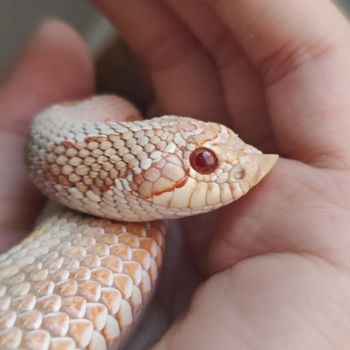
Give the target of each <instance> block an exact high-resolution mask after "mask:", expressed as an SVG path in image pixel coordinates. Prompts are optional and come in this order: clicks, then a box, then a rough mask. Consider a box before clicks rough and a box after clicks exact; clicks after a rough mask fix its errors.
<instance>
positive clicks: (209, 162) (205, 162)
mask: <svg viewBox="0 0 350 350" xmlns="http://www.w3.org/2000/svg"><path fill="white" fill-rule="evenodd" d="M190 163H191V166H192V168H193V169H194V170H195V171H197V172H198V173H200V174H210V173H212V172H213V171H215V170H216V168H217V167H218V163H219V162H218V158H217V157H216V154H215V153H214V152H213V151H212V150H210V149H208V148H205V147H199V148H197V149H195V150H194V151H193V152H192V153H191V155H190Z"/></svg>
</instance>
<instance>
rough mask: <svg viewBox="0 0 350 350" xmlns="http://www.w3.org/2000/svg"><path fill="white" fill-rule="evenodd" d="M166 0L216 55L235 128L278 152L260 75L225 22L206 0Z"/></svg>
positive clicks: (250, 138) (259, 144) (266, 149)
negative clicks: (203, 0) (204, 0)
mask: <svg viewBox="0 0 350 350" xmlns="http://www.w3.org/2000/svg"><path fill="white" fill-rule="evenodd" d="M163 1H164V2H165V3H166V4H167V5H168V6H169V8H170V9H171V10H172V11H174V12H175V13H176V14H177V15H178V16H179V18H180V19H181V20H182V21H183V22H184V23H185V24H186V26H187V27H188V28H189V29H190V30H191V32H192V33H193V35H194V36H195V37H196V38H197V39H198V40H199V41H200V43H201V44H202V45H203V46H204V48H205V49H206V50H207V51H208V52H209V54H210V55H211V57H213V59H214V62H215V64H216V67H217V69H218V72H219V76H220V79H221V81H222V84H223V90H224V94H225V98H226V103H227V106H228V109H229V111H230V113H231V118H232V120H233V128H234V130H235V131H236V132H238V133H239V134H240V136H241V137H242V138H243V139H244V140H245V141H246V142H248V143H250V144H253V145H255V146H257V147H259V148H260V149H262V150H263V151H266V152H276V149H274V145H273V135H272V131H271V128H270V123H269V120H268V114H267V110H266V106H265V99H264V93H263V88H262V83H261V80H260V76H259V75H258V73H257V71H256V68H255V67H254V66H253V65H252V64H251V62H250V61H249V60H248V59H247V57H246V55H245V53H244V52H243V51H242V49H241V47H240V46H239V44H238V43H237V40H236V39H235V38H234V36H233V35H232V34H231V33H230V31H229V30H228V29H227V27H226V25H225V24H224V23H223V22H222V20H221V19H220V18H219V17H218V16H217V15H216V13H215V12H213V10H212V8H211V7H210V6H209V5H208V4H207V3H205V2H198V1H197V0H180V1H178V0H163ZM252 125H254V127H252Z"/></svg>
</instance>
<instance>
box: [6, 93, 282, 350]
mask: <svg viewBox="0 0 350 350" xmlns="http://www.w3.org/2000/svg"><path fill="white" fill-rule="evenodd" d="M119 107H120V100H119V99H118V98H117V97H113V96H99V97H94V98H90V99H87V100H83V101H80V102H78V103H72V104H70V103H69V104H60V105H55V106H52V107H50V108H48V109H46V110H44V111H43V112H41V113H40V114H39V115H38V116H37V117H36V118H35V120H34V121H33V124H32V128H31V132H30V137H29V141H28V147H27V154H26V159H27V164H28V169H29V172H30V174H31V177H32V179H33V181H34V183H35V184H36V185H37V186H38V187H39V188H40V189H41V191H42V192H43V193H44V194H46V195H47V196H48V197H49V198H50V199H52V200H53V201H54V202H55V203H59V204H53V202H51V203H50V204H49V206H48V208H47V209H46V211H45V213H44V214H43V216H42V218H41V219H40V220H39V222H38V224H37V226H36V227H35V229H34V231H33V232H32V234H31V235H29V236H28V238H26V239H25V240H24V241H22V242H21V243H20V244H19V245H17V246H15V247H13V248H12V249H10V250H9V251H8V252H6V253H4V254H2V255H1V256H0V348H1V349H35V350H46V349H50V350H58V349H60V350H68V349H69V350H71V349H90V350H92V349H101V350H103V349H107V348H108V349H112V348H113V349H114V348H117V347H118V346H120V345H121V344H122V343H123V342H124V341H125V339H126V335H127V334H128V333H130V330H131V329H132V328H133V326H134V325H135V322H136V321H137V320H138V319H139V315H140V313H141V312H142V310H143V309H144V307H145V305H146V304H147V302H148V300H149V299H150V296H151V295H152V291H153V290H154V286H155V284H156V280H157V276H158V274H159V268H160V267H161V263H162V259H163V253H164V240H165V239H164V235H165V225H164V223H162V222H161V221H160V220H162V219H166V218H179V217H184V216H188V215H194V214H199V213H204V212H208V211H210V210H213V209H217V208H219V207H221V206H223V205H226V204H228V203H230V202H232V201H234V200H236V199H238V198H240V197H241V196H242V195H244V194H245V193H247V192H248V190H249V189H250V188H251V187H253V186H254V185H256V184H257V183H258V182H259V181H260V180H261V179H262V178H263V177H264V176H265V175H266V174H267V173H268V171H269V170H270V169H271V167H272V166H273V164H274V163H275V161H276V158H277V157H276V156H274V155H264V154H262V153H261V152H260V151H258V150H257V149H255V148H254V147H252V146H249V145H247V144H245V143H244V142H243V141H242V140H240V139H239V138H238V136H237V135H236V134H234V133H233V132H232V131H231V130H230V129H228V128H226V127H225V126H223V125H219V124H215V123H206V122H202V121H199V120H195V119H191V118H184V117H175V116H164V117H159V118H154V119H150V120H142V121H131V122H117V121H113V120H114V119H115V118H114V117H115V110H116V109H117V108H119ZM210 157H211V158H210ZM68 208H70V209H68Z"/></svg>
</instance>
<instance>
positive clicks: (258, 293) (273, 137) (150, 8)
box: [93, 0, 350, 350]
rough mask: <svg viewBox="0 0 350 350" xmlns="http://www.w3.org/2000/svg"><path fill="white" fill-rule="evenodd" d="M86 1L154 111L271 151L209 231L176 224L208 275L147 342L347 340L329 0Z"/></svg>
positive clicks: (339, 80)
mask: <svg viewBox="0 0 350 350" xmlns="http://www.w3.org/2000/svg"><path fill="white" fill-rule="evenodd" d="M93 3H94V4H96V5H97V6H98V7H99V8H100V9H101V10H102V11H103V12H104V13H105V14H106V15H107V16H109V17H110V18H111V20H112V21H113V22H114V23H115V24H116V26H117V28H118V29H119V31H120V32H121V33H122V35H123V36H124V38H125V39H126V40H127V42H128V43H129V45H130V46H131V47H132V48H133V49H134V51H135V52H136V53H137V54H138V55H139V56H140V57H141V58H142V59H143V62H144V63H145V64H146V65H147V67H148V71H149V74H150V77H151V81H152V83H153V87H154V90H155V94H156V97H157V103H158V104H159V106H160V107H161V108H162V110H163V111H164V113H171V114H178V115H189V116H197V117H198V118H202V119H206V120H209V119H210V120H212V121H219V122H224V123H226V124H228V125H230V126H232V127H233V128H234V130H235V131H236V132H238V133H239V134H240V136H241V137H242V139H244V140H245V141H246V142H249V143H252V144H253V145H255V146H257V147H259V148H260V149H262V150H263V151H268V152H278V153H280V154H281V155H283V157H284V158H283V159H281V160H280V161H279V163H278V165H277V166H276V168H275V169H274V170H273V171H272V173H271V174H270V175H269V176H268V177H267V179H266V180H264V181H263V183H262V184H261V185H259V186H258V187H257V188H256V189H254V190H253V191H252V192H251V193H250V194H249V195H248V196H247V197H246V198H244V199H242V200H240V201H239V202H237V203H234V204H232V205H230V206H228V207H226V208H225V209H223V210H221V211H220V213H219V215H218V217H217V220H216V222H215V229H213V230H212V232H209V234H208V235H204V234H202V232H201V231H202V230H203V231H204V227H203V226H200V223H201V222H202V220H203V218H200V219H190V220H188V221H187V224H186V226H187V228H188V227H189V226H191V227H195V228H196V231H197V232H196V233H195V232H192V233H191V232H187V238H188V241H189V245H190V249H191V250H190V251H189V252H190V255H191V256H192V257H194V260H196V263H197V264H198V265H197V266H199V267H200V271H201V273H202V274H204V275H206V276H207V279H206V281H205V282H204V283H203V284H202V285H201V286H200V287H199V288H198V290H197V291H196V293H195V294H194V296H193V298H192V300H191V305H190V307H189V309H188V311H187V312H186V313H185V314H184V315H183V317H182V318H181V319H179V320H178V321H177V322H176V323H175V325H173V326H172V327H171V329H170V330H169V331H168V333H167V334H166V335H165V336H164V337H163V338H162V339H161V340H160V342H159V343H158V345H157V346H156V347H155V349H157V350H161V349H184V350H185V349H214V348H218V349H232V348H234V349H269V350H271V349H281V348H283V349H342V348H344V349H345V348H347V347H348V344H349V343H350V336H349V334H350V333H349V332H348V330H349V313H350V304H349V300H350V282H349V281H350V279H349V277H350V273H349V267H350V257H349V248H348V246H349V245H350V234H349V233H350V204H349V203H350V186H349V182H350V172H349V168H350V152H349V149H350V141H349V136H348V135H349V132H350V119H349V113H350V99H349V97H348V90H349V84H350V73H349V72H350V44H349V42H350V41H349V38H350V32H349V24H348V23H347V21H346V20H345V19H344V18H343V16H342V15H341V14H340V13H339V12H338V11H337V9H336V8H335V7H334V6H333V5H332V3H331V2H330V1H328V0H319V1H317V2H316V1H311V0H308V1H305V0H295V1H277V0H273V1H272V0H270V1H261V0H245V1H234V0H215V1H214V0H208V1H199V0H164V1H156V0H147V1H136V0H133V1H121V0H118V1H116V0H94V1H93ZM207 238H208V239H209V240H207ZM180 287H181V288H182V289H184V288H183V286H180ZM185 287H186V286H185Z"/></svg>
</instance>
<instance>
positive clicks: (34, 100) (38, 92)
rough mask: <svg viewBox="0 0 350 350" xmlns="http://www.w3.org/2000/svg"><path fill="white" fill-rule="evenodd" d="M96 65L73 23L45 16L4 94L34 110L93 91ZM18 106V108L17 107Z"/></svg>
mask: <svg viewBox="0 0 350 350" xmlns="http://www.w3.org/2000/svg"><path fill="white" fill-rule="evenodd" d="M93 90H94V69H93V62H92V59H91V56H90V54H89V51H88V48H87V46H86V45H85V43H84V41H83V39H82V38H81V36H80V35H79V34H78V33H77V32H76V30H75V29H73V28H72V27H71V26H70V25H68V24H66V23H64V22H62V21H60V20H58V19H46V20H44V21H43V22H42V23H41V24H40V25H39V26H38V27H37V29H36V30H35V31H34V34H33V35H32V37H31V38H30V39H29V41H28V44H27V46H26V48H25V49H24V52H23V54H22V55H21V56H20V58H19V59H18V61H17V63H16V64H15V67H14V69H13V70H12V72H11V73H10V74H9V76H8V78H7V81H6V83H5V84H4V87H3V88H2V92H3V96H4V95H6V97H7V98H6V100H7V101H9V102H8V104H11V105H10V106H8V107H9V108H10V109H11V110H12V108H14V106H13V103H12V101H14V98H13V96H14V95H17V98H20V99H21V102H22V105H26V104H28V107H27V108H26V110H25V111H26V112H27V113H26V114H27V115H28V114H29V113H28V111H31V112H32V113H31V115H33V113H36V112H38V111H39V110H40V109H42V108H44V107H46V106H47V105H49V104H52V103H54V102H59V101H62V100H65V99H72V98H79V97H82V96H86V95H90V94H91V93H92V92H93ZM14 109H16V108H14Z"/></svg>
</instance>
